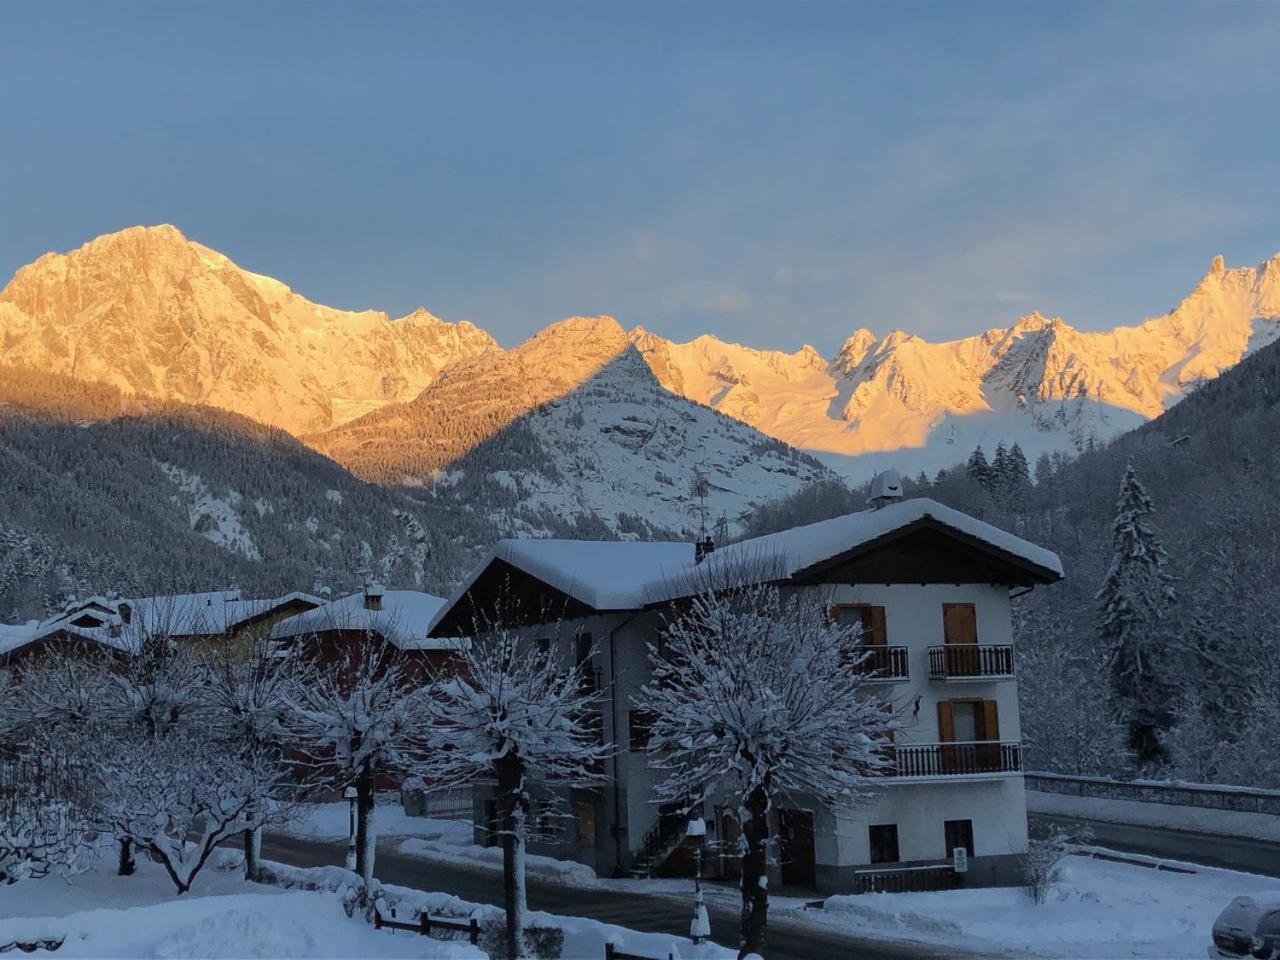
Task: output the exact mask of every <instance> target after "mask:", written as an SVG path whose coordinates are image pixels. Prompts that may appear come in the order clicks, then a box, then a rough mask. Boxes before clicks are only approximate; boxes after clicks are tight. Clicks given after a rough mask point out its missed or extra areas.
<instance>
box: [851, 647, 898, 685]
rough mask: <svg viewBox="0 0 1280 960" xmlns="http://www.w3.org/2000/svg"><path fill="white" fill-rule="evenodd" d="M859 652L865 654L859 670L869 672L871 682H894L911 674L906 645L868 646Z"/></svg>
mask: <svg viewBox="0 0 1280 960" xmlns="http://www.w3.org/2000/svg"><path fill="white" fill-rule="evenodd" d="M858 652H859V654H863V655H864V656H863V657H862V659H861V660H860V661H859V662H858V666H857V669H858V672H859V673H865V674H867V675H868V676H867V681H868V682H869V683H875V682H877V681H883V682H886V683H892V682H895V681H897V680H906V679H908V678H910V676H911V667H910V665H909V663H908V661H907V648H906V647H881V646H866V647H861V648H859V651H858Z"/></svg>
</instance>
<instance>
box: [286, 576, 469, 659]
mask: <svg viewBox="0 0 1280 960" xmlns="http://www.w3.org/2000/svg"><path fill="white" fill-rule="evenodd" d="M364 598H365V594H364V591H361V592H359V593H353V594H351V595H350V596H348V597H341V598H339V599H337V600H334V601H333V602H331V603H325V604H321V605H320V606H318V607H315V608H314V609H312V610H307V611H305V612H303V613H299V614H296V615H295V616H292V617H286V618H285V619H283V620H281V621H280V622H279V623H277V624H276V625H275V626H274V627H272V629H271V637H272V639H276V640H281V639H285V638H288V637H301V636H307V635H310V634H314V633H323V632H325V631H329V630H359V631H363V632H367V633H377V634H378V635H380V636H381V637H383V638H384V639H386V640H387V641H388V642H390V643H392V644H394V645H395V646H396V647H398V648H400V649H401V650H444V649H449V648H450V646H451V644H449V643H447V642H445V641H441V640H435V639H430V638H429V637H428V636H427V628H428V627H429V626H430V625H431V623H432V621H433V620H434V619H435V616H436V613H437V612H438V611H439V610H440V608H441V607H442V606H444V602H445V601H444V597H437V596H434V595H432V594H430V593H420V592H419V591H417V590H387V591H385V592H384V593H383V594H382V598H381V599H382V603H381V609H378V610H370V609H368V608H367V607H366V606H365V605H364Z"/></svg>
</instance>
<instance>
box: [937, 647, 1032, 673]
mask: <svg viewBox="0 0 1280 960" xmlns="http://www.w3.org/2000/svg"><path fill="white" fill-rule="evenodd" d="M1012 676H1013V647H1011V646H1009V645H1008V644H981V645H978V644H971V643H953V644H948V645H946V646H942V647H930V648H929V679H930V680H986V679H989V678H991V677H1012Z"/></svg>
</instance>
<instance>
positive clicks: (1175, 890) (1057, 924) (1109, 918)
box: [775, 856, 1280, 958]
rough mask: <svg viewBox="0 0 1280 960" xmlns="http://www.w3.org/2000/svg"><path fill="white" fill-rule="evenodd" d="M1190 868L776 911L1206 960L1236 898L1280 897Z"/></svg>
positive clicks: (866, 928)
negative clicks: (1040, 888)
mask: <svg viewBox="0 0 1280 960" xmlns="http://www.w3.org/2000/svg"><path fill="white" fill-rule="evenodd" d="M1188 866H1189V865H1188ZM1190 868H1191V869H1194V870H1195V871H1196V872H1195V873H1194V874H1183V873H1171V872H1167V871H1163V870H1153V869H1150V868H1148V867H1140V866H1134V865H1130V864H1124V863H1112V862H1108V861H1103V860H1093V859H1089V858H1088V857H1082V856H1071V857H1068V858H1066V859H1065V860H1064V861H1063V863H1062V864H1061V866H1060V867H1059V875H1058V880H1057V882H1056V883H1055V884H1054V885H1053V888H1052V890H1051V891H1050V893H1049V898H1048V901H1047V902H1045V903H1043V904H1036V903H1035V902H1034V901H1033V900H1032V899H1031V897H1030V896H1029V895H1028V894H1027V892H1026V891H1025V890H1023V889H1021V888H988V889H977V890H954V891H948V892H942V893H896V894H889V893H885V894H863V895H861V896H843V897H831V898H830V899H828V900H827V901H826V908H825V909H823V910H805V909H804V908H803V904H801V903H800V902H799V901H782V902H778V903H776V904H775V910H776V911H777V913H779V914H784V915H787V916H792V917H795V918H796V919H803V920H805V921H807V922H812V923H814V924H821V925H827V926H836V927H842V928H845V929H848V930H850V931H851V932H856V933H859V934H866V935H870V936H876V937H893V936H899V937H902V938H904V939H910V940H915V941H923V942H930V943H936V944H938V945H939V946H948V947H952V948H960V949H969V950H973V951H978V952H982V951H986V950H990V951H991V952H993V953H996V952H998V953H1010V952H1012V953H1029V954H1032V955H1039V956H1051V957H1079V958H1110V957H1160V958H1176V957H1203V956H1204V955H1205V950H1206V949H1207V948H1208V947H1209V946H1210V945H1211V943H1212V938H1211V931H1212V928H1213V921H1214V920H1215V919H1216V918H1217V916H1218V914H1219V912H1221V910H1222V908H1223V907H1224V906H1226V905H1227V904H1228V903H1229V902H1230V901H1231V899H1232V898H1233V897H1237V896H1240V895H1241V894H1248V893H1257V892H1261V891H1272V892H1280V880H1277V879H1273V878H1270V877H1259V876H1255V875H1253V874H1247V873H1236V872H1234V871H1230V870H1215V869H1212V868H1208V867H1198V866H1197V867H1190ZM775 915H776V914H775Z"/></svg>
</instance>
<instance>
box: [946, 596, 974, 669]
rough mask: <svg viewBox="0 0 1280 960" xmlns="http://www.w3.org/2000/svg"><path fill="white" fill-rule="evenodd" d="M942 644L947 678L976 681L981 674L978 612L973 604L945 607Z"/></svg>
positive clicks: (947, 604) (955, 604)
mask: <svg viewBox="0 0 1280 960" xmlns="http://www.w3.org/2000/svg"><path fill="white" fill-rule="evenodd" d="M942 642H943V643H944V644H945V645H946V646H945V654H946V658H947V675H948V676H951V677H976V676H978V675H979V674H980V673H981V672H982V669H981V664H980V663H979V655H978V612H977V609H976V608H975V607H974V605H973V604H972V603H944V604H943V605H942Z"/></svg>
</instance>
